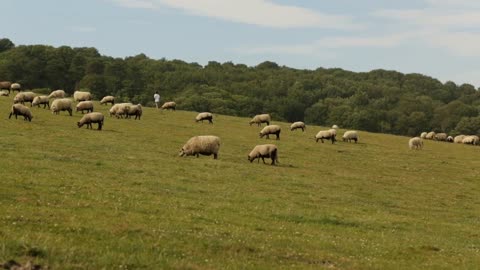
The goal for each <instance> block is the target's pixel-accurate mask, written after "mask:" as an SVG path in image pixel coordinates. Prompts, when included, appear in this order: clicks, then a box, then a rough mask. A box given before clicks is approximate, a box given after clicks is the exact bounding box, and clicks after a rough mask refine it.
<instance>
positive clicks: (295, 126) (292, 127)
mask: <svg viewBox="0 0 480 270" xmlns="http://www.w3.org/2000/svg"><path fill="white" fill-rule="evenodd" d="M299 128H301V129H302V131H305V129H307V127H306V126H305V123H304V122H294V123H293V124H292V125H290V130H291V131H294V130H296V129H299Z"/></svg>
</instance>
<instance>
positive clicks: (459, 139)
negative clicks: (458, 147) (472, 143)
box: [453, 135, 465, 143]
mask: <svg viewBox="0 0 480 270" xmlns="http://www.w3.org/2000/svg"><path fill="white" fill-rule="evenodd" d="M464 138H465V135H457V136H455V138H453V142H454V143H463V139H464Z"/></svg>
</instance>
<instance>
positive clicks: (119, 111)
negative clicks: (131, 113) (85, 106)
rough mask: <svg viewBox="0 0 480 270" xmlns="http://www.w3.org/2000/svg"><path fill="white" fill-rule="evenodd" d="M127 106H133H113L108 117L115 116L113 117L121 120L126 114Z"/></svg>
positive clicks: (124, 104) (123, 104) (129, 104)
mask: <svg viewBox="0 0 480 270" xmlns="http://www.w3.org/2000/svg"><path fill="white" fill-rule="evenodd" d="M128 106H133V104H132V103H129V102H127V103H117V104H115V105H113V106H112V107H111V108H110V110H109V112H110V117H112V116H113V115H115V117H117V118H123V115H125V114H126V112H127V109H128V108H127V107H128Z"/></svg>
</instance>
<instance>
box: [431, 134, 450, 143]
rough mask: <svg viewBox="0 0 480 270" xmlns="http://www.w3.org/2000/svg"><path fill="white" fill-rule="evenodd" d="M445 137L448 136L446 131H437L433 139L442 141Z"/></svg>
mask: <svg viewBox="0 0 480 270" xmlns="http://www.w3.org/2000/svg"><path fill="white" fill-rule="evenodd" d="M447 137H448V135H447V133H437V134H435V137H434V139H435V140H436V141H442V142H444V141H446V140H447Z"/></svg>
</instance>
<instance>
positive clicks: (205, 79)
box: [0, 38, 480, 136]
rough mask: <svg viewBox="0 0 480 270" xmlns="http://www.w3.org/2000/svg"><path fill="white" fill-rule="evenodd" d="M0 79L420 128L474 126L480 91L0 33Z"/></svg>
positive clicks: (193, 106)
mask: <svg viewBox="0 0 480 270" xmlns="http://www.w3.org/2000/svg"><path fill="white" fill-rule="evenodd" d="M0 81H12V82H18V83H20V84H21V85H22V87H23V88H24V89H32V90H34V91H38V92H43V93H46V92H49V91H51V90H55V89H64V90H65V91H66V92H67V93H70V94H71V93H73V91H75V90H79V89H88V90H89V91H91V92H92V94H93V95H94V96H95V98H96V99H100V98H101V97H103V96H105V95H114V96H115V97H117V98H118V99H119V100H123V101H131V102H134V103H142V104H143V105H147V106H151V105H153V93H154V92H155V91H159V93H160V94H161V96H162V100H163V101H168V100H174V101H176V103H177V104H178V105H177V108H179V109H183V110H191V111H198V112H200V111H210V112H213V113H218V114H228V115H236V116H253V115H255V114H258V113H270V114H271V115H272V118H273V119H274V120H284V121H290V122H292V121H300V120H303V121H305V122H306V123H307V124H318V125H326V126H331V125H332V124H337V125H339V126H340V127H343V128H349V129H358V130H365V131H371V132H382V133H391V134H401V135H410V136H411V135H418V134H420V132H422V131H430V130H433V131H436V132H447V133H449V134H451V135H456V134H460V133H462V134H480V116H479V112H480V91H478V90H477V89H475V87H473V86H472V85H470V84H462V85H456V84H455V83H453V82H446V83H442V82H440V81H439V80H437V79H434V78H431V77H428V76H424V75H421V74H402V73H400V72H396V71H388V70H381V69H378V70H372V71H370V72H358V73H357V72H350V71H346V70H342V69H338V68H332V69H326V68H317V69H316V70H300V69H294V68H289V67H286V66H279V65H278V64H276V63H274V62H270V61H265V62H263V63H260V64H258V65H257V66H255V67H250V66H246V65H243V64H234V63H232V62H226V63H219V62H215V61H211V62H209V63H208V64H207V65H205V66H202V65H200V64H198V63H187V62H184V61H182V60H167V59H164V58H162V59H158V60H156V59H150V58H149V57H148V56H146V55H144V54H139V55H136V56H132V57H126V58H113V57H109V56H104V55H100V53H99V52H98V50H97V49H95V48H71V47H68V46H61V47H58V48H56V47H52V46H46V45H28V46H25V45H19V46H16V45H15V44H14V43H13V42H12V41H11V40H9V39H8V38H3V39H0Z"/></svg>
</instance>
